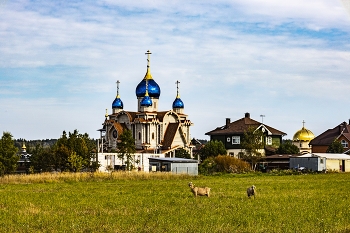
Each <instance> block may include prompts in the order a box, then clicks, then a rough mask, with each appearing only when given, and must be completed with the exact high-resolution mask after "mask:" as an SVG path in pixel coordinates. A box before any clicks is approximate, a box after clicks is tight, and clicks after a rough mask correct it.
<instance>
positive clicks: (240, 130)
mask: <svg viewBox="0 0 350 233" xmlns="http://www.w3.org/2000/svg"><path fill="white" fill-rule="evenodd" d="M249 127H254V128H258V127H264V128H266V129H267V130H268V131H269V132H270V133H271V134H272V135H282V136H284V135H287V134H286V133H284V132H282V131H280V130H277V129H275V128H273V127H271V126H268V125H265V124H263V123H260V122H258V121H256V120H253V119H251V118H250V114H249V113H246V114H245V117H243V118H241V119H239V120H236V121H234V122H232V123H230V122H229V119H228V118H227V119H226V125H224V126H221V127H217V128H216V129H214V130H212V131H209V132H207V133H206V134H205V135H228V134H244V132H245V131H247V130H248V128H249Z"/></svg>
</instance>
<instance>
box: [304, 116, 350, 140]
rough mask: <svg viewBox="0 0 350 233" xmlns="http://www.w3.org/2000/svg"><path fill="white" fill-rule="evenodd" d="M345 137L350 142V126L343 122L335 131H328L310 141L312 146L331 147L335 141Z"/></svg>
mask: <svg viewBox="0 0 350 233" xmlns="http://www.w3.org/2000/svg"><path fill="white" fill-rule="evenodd" d="M342 135H343V136H344V137H345V138H347V139H348V140H349V141H350V125H349V124H347V123H346V122H343V123H341V124H339V125H337V126H336V127H334V128H333V129H328V130H326V131H325V132H323V133H321V134H320V135H318V136H317V137H315V138H314V139H312V140H311V141H310V143H309V144H310V145H312V146H315V145H316V146H329V145H330V144H331V143H332V142H333V141H334V139H336V138H338V137H340V136H342Z"/></svg>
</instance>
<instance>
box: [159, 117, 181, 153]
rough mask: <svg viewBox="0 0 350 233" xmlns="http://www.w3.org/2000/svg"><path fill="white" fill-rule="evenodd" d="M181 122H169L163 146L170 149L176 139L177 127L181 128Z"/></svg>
mask: <svg viewBox="0 0 350 233" xmlns="http://www.w3.org/2000/svg"><path fill="white" fill-rule="evenodd" d="M179 124H180V123H169V125H168V127H167V129H166V131H165V134H164V140H163V143H162V145H163V148H164V149H168V148H171V144H172V143H173V141H174V137H175V134H176V132H177V129H178V128H179Z"/></svg>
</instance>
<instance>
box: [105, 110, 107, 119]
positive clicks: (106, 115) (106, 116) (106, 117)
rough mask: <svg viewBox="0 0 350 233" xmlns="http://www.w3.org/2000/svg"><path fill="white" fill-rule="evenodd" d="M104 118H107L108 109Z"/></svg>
mask: <svg viewBox="0 0 350 233" xmlns="http://www.w3.org/2000/svg"><path fill="white" fill-rule="evenodd" d="M105 117H106V118H107V117H108V109H107V108H106V115H105Z"/></svg>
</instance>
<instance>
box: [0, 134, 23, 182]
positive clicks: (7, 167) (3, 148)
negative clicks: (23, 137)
mask: <svg viewBox="0 0 350 233" xmlns="http://www.w3.org/2000/svg"><path fill="white" fill-rule="evenodd" d="M16 153H17V148H16V146H15V141H14V140H13V139H12V135H11V133H9V132H3V135H2V137H1V139H0V175H4V174H10V173H12V172H14V171H15V170H16V168H17V162H18V160H19V157H18V156H17V155H16Z"/></svg>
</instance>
